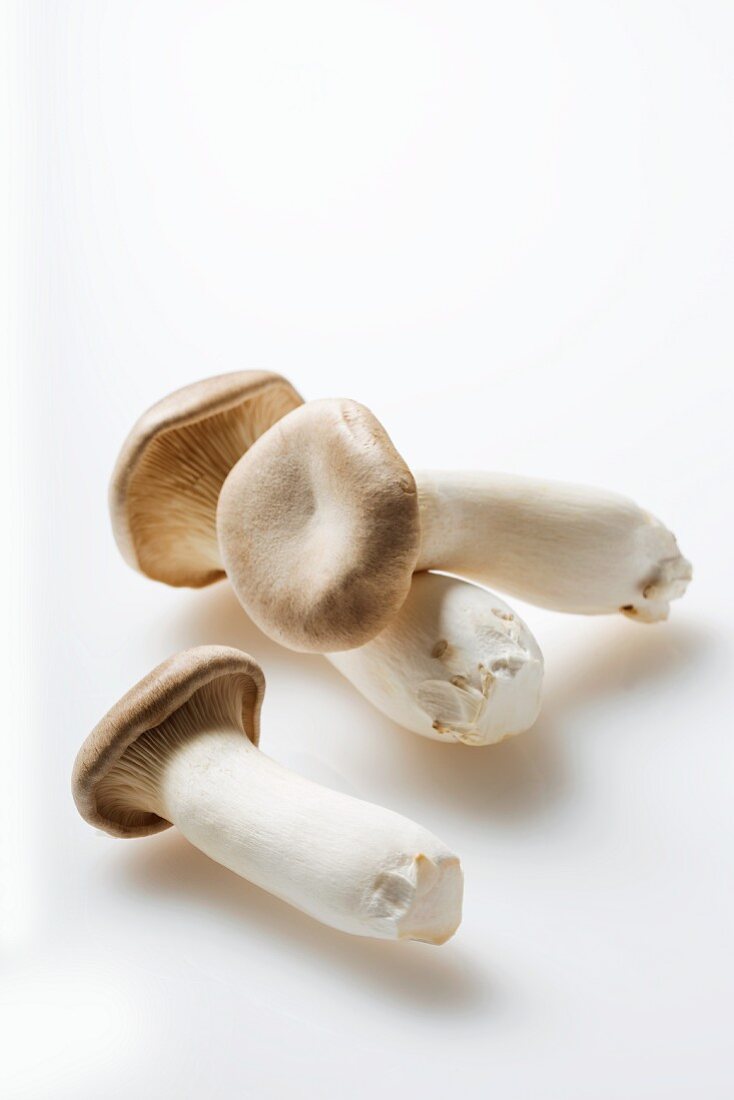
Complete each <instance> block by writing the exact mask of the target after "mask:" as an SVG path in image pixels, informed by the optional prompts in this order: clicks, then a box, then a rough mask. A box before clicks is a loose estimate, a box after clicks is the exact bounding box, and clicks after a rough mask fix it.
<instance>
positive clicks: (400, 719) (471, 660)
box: [326, 573, 543, 745]
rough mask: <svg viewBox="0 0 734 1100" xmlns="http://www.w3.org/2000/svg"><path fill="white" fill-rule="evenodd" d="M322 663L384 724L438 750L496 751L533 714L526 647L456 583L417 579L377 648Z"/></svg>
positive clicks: (491, 606)
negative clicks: (438, 745)
mask: <svg viewBox="0 0 734 1100" xmlns="http://www.w3.org/2000/svg"><path fill="white" fill-rule="evenodd" d="M326 656H327V658H328V660H329V661H330V662H331V663H332V664H333V665H334V666H335V667H336V668H337V669H339V671H340V672H341V673H342V674H343V675H344V676H346V678H347V679H348V680H349V681H350V682H351V683H352V684H354V686H355V687H356V688H357V689H358V691H360V692H361V693H362V695H364V697H365V698H366V699H368V700H369V701H370V702H371V703H372V704H373V705H374V706H375V707H377V709H378V710H380V711H382V713H383V714H386V715H387V716H388V718H390V719H391V720H392V721H393V722H396V723H397V724H398V725H400V726H403V727H404V728H405V729H409V730H412V731H413V732H414V733H419V734H422V735H423V736H424V737H432V738H435V739H436V740H439V741H444V742H452V741H458V742H461V743H463V744H465V745H491V744H495V743H496V742H498V741H502V740H503V739H504V738H505V737H508V736H511V735H512V734H516V733H521V732H523V731H524V730H527V729H529V728H530V726H532V725H533V723H534V722H535V719H536V718H537V716H538V711H539V709H540V698H541V687H542V680H543V657H542V654H541V652H540V648H539V646H538V643H537V642H536V641H535V638H534V637H533V635H532V634H531V633H530V631H529V630H528V628H527V626H526V625H525V623H524V622H523V621H522V619H520V618H519V616H518V615H517V614H515V612H513V611H512V610H511V609H510V608H509V607H508V606H507V604H506V603H504V601H503V600H501V599H500V598H499V596H496V595H495V594H494V593H492V592H489V591H488V590H487V589H485V588H480V587H478V586H477V585H474V584H469V583H468V582H467V581H461V580H458V579H457V578H455V577H447V576H441V575H438V574H432V573H417V574H416V575H415V576H414V577H413V582H412V585H411V588H410V593H409V595H408V599H407V600H406V601H405V603H404V604H403V606H402V608H401V609H400V611H398V612H397V614H396V615H395V617H394V618H393V620H392V622H391V623H390V625H389V626H387V627H386V628H385V629H384V630H383V631H382V632H381V633H380V634H378V635H377V637H376V638H373V640H372V641H371V642H368V643H367V644H366V645H363V646H360V647H358V648H357V649H350V650H345V651H343V652H341V653H329V654H326Z"/></svg>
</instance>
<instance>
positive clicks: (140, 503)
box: [109, 371, 302, 588]
mask: <svg viewBox="0 0 734 1100" xmlns="http://www.w3.org/2000/svg"><path fill="white" fill-rule="evenodd" d="M300 404H302V398H301V397H300V395H299V394H298V393H297V392H296V391H295V390H294V389H293V387H292V386H291V384H290V383H289V382H288V381H287V380H286V379H285V378H282V377H281V376H280V375H279V374H271V373H268V372H266V371H239V372H237V373H233V374H221V375H218V376H216V377H214V378H206V379H204V380H203V381H201V382H195V383H193V385H190V386H185V387H184V388H183V389H180V390H177V391H176V392H175V393H172V394H169V395H168V397H164V398H163V400H162V401H159V402H158V403H157V404H156V405H153V407H152V408H150V409H148V411H147V412H145V413H143V415H142V416H141V417H140V419H139V420H138V421H137V423H136V424H135V426H134V427H133V429H132V431H131V432H130V434H129V435H128V437H127V439H126V440H125V443H124V444H123V447H122V450H121V451H120V455H119V457H118V459H117V462H116V464H115V469H114V472H113V474H112V480H111V483H110V491H109V505H110V516H111V519H112V530H113V533H114V536H115V541H116V542H117V545H118V547H119V548H120V551H121V553H122V555H123V557H124V558H125V560H126V561H127V563H128V564H129V565H131V566H132V567H133V568H134V569H137V570H139V571H140V572H141V573H145V574H146V576H149V577H152V578H153V579H154V580H158V581H163V582H164V583H166V584H171V585H176V586H181V585H185V586H189V587H192V588H200V587H202V586H203V585H207V584H211V583H212V582H213V581H216V580H219V579H220V578H221V577H222V576H223V572H222V567H221V563H220V560H219V551H218V548H217V537H216V511H217V500H218V497H219V491H220V489H221V487H222V484H223V482H224V479H225V478H226V477H227V474H228V473H229V471H230V470H231V468H232V467H233V466H234V465H235V463H236V462H237V461H238V460H239V458H240V457H241V456H242V455H243V454H244V453H245V451H247V449H248V448H249V447H250V446H251V445H252V443H253V442H254V441H255V440H256V439H257V438H258V437H259V436H260V435H262V434H263V432H266V431H267V430H268V428H270V427H271V425H272V424H274V423H275V422H276V421H277V420H279V419H280V417H281V416H283V415H284V414H285V413H288V412H290V411H291V409H294V408H296V407H297V406H298V405H300Z"/></svg>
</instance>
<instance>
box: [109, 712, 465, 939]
mask: <svg viewBox="0 0 734 1100" xmlns="http://www.w3.org/2000/svg"><path fill="white" fill-rule="evenodd" d="M157 733H158V731H155V734H157ZM146 737H147V741H144V740H143V739H140V740H139V742H137V743H136V744H135V745H134V746H132V747H131V749H128V750H127V752H126V754H125V757H123V760H122V762H121V764H118V765H117V774H116V775H115V776H114V777H113V778H112V781H111V783H109V784H108V789H107V795H108V797H109V796H110V795H111V792H112V789H113V786H114V790H115V792H117V793H119V792H121V791H124V798H125V800H126V801H127V802H130V801H131V800H133V799H134V800H135V801H137V803H138V804H139V805H140V804H142V806H143V808H145V809H146V810H149V811H151V812H153V813H156V814H158V815H160V816H161V817H162V818H164V819H165V820H167V821H170V822H172V823H173V824H174V825H176V827H177V828H178V829H179V830H180V831H181V832H182V833H183V835H184V836H185V837H186V838H187V839H188V840H189V841H190V842H191V843H192V844H193V845H195V846H196V847H197V848H199V849H200V850H201V851H202V852H205V853H206V855H208V856H209V857H210V858H211V859H213V860H216V862H217V863H221V864H222V865H223V866H224V867H228V868H229V869H230V870H231V871H234V872H235V874H238V875H241V876H242V877H243V878H245V879H247V880H248V881H250V882H253V883H255V884H256V885H257V886H260V887H262V889H264V890H267V891H268V892H269V893H271V894H274V895H275V896H276V897H279V898H281V899H282V900H284V901H286V902H288V903H289V904H291V905H293V906H295V907H296V908H297V909H301V910H302V911H303V912H305V913H308V914H309V915H310V916H312V917H314V918H315V919H316V920H319V921H321V922H322V923H323V924H327V925H330V926H331V927H332V928H338V929H340V930H341V931H343V932H349V933H352V934H353V935H357V936H372V937H376V938H378V939H391V940H398V939H415V940H423V941H425V942H427V943H433V944H439V943H443V942H444V941H445V940H447V939H448V938H449V937H450V936H451V935H453V933H454V932H455V931H456V928H457V927H458V925H459V922H460V920H461V901H462V892H463V876H462V872H461V866H460V863H459V860H458V859H457V857H456V856H455V855H453V853H452V852H450V851H449V849H448V848H446V847H445V845H443V844H442V843H441V841H439V840H437V839H436V837H434V836H433V835H432V834H431V833H429V832H428V831H427V830H425V829H423V828H421V827H420V826H419V825H416V824H415V823H414V822H412V821H409V820H408V819H407V818H404V817H401V816H400V815H399V814H396V813H392V812H391V811H389V810H386V809H383V808H382V807H379V806H375V805H373V804H371V803H369V802H363V801H360V800H359V799H356V798H351V797H349V796H348V795H344V794H340V793H338V792H336V791H333V790H329V789H328V788H325V787H321V786H319V785H317V784H316V783H312V782H310V781H308V780H306V779H303V778H302V777H301V776H298V775H296V774H295V773H293V772H291V771H288V770H287V769H286V768H283V767H281V766H280V765H279V764H277V763H276V762H275V761H273V760H271V759H270V758H269V757H267V756H265V755H264V754H263V753H261V752H260V751H259V750H258V749H257V748H255V746H254V745H253V744H252V743H251V742H250V741H249V740H248V739H247V737H246V736H245V735H244V734H243V733H242V732H240V731H238V730H233V731H230V730H221V731H219V730H217V729H212V730H206V731H203V732H202V731H198V732H195V733H189V732H188V731H186V733H185V736H183V737H181V738H179V739H177V740H176V743H175V744H174V745H173V746H172V747H171V738H170V736H168V734H164V735H163V738H160V737H157V738H156V737H155V736H151V735H146ZM161 746H162V748H161Z"/></svg>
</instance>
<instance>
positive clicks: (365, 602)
mask: <svg viewBox="0 0 734 1100" xmlns="http://www.w3.org/2000/svg"><path fill="white" fill-rule="evenodd" d="M217 530H218V534H219V547H220V553H221V556H222V561H223V563H224V567H225V569H226V571H227V575H228V577H229V579H230V581H231V582H232V584H233V586H234V588H235V591H236V592H237V595H238V597H239V600H240V602H241V603H242V605H243V607H244V608H245V610H246V611H247V612H248V614H249V615H250V617H251V618H252V619H253V620H254V621H255V622H256V623H257V625H258V626H259V627H260V629H261V630H263V631H264V632H265V633H266V634H268V635H269V636H270V637H271V638H274V639H275V640H276V641H278V642H280V643H281V644H282V645H286V646H288V647H289V648H291V649H296V650H304V651H314V652H327V653H328V652H335V651H338V650H344V649H352V648H354V647H355V646H359V645H363V644H364V643H365V642H367V641H369V639H370V638H373V637H374V636H375V635H376V634H378V633H379V631H380V630H382V629H383V627H385V626H386V625H387V623H388V622H389V621H390V619H391V618H392V616H393V615H394V614H395V613H396V612H397V610H398V609H399V608H400V607H401V606H402V604H403V602H404V600H405V599H406V597H407V595H408V592H409V589H410V581H411V576H412V573H413V568H414V566H415V563H416V560H417V557H418V550H419V546H420V525H419V516H418V502H417V494H416V487H415V481H414V480H413V475H412V474H411V472H410V470H409V469H408V467H407V466H406V464H405V462H404V461H403V459H402V458H401V456H400V455H399V454H398V452H397V451H396V449H395V447H394V446H393V444H392V441H391V440H390V437H389V436H388V434H387V432H386V431H385V430H384V428H383V427H382V425H381V424H380V423H379V421H378V420H377V419H376V418H375V417H374V416H373V415H372V413H371V412H370V411H369V409H367V408H365V407H364V405H359V404H358V403H357V402H356V401H349V400H346V399H332V400H326V401H310V402H308V403H307V404H305V405H301V406H300V408H297V409H295V410H294V411H293V412H291V413H289V414H288V415H287V416H285V417H283V419H282V420H280V421H279V422H278V424H276V425H275V426H274V427H273V428H272V429H271V430H270V431H269V432H268V433H267V435H264V436H262V437H261V438H260V439H259V440H258V441H257V442H256V443H255V444H254V445H253V446H252V447H251V449H250V450H249V451H248V453H247V454H246V455H244V456H243V457H242V459H240V461H239V462H238V463H237V465H236V467H234V468H233V469H232V471H231V473H230V474H229V476H228V477H227V480H226V481H225V483H224V486H223V487H222V491H221V494H220V498H219V507H218V511H217Z"/></svg>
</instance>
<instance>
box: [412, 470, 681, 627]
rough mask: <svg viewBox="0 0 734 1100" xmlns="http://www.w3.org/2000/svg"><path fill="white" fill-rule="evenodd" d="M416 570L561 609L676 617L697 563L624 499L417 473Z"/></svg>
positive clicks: (583, 489) (504, 480)
mask: <svg viewBox="0 0 734 1100" xmlns="http://www.w3.org/2000/svg"><path fill="white" fill-rule="evenodd" d="M415 480H416V485H417V489H418V505H419V511H420V525H421V548H420V552H419V555H418V561H417V565H416V568H417V569H444V570H446V571H448V572H451V573H458V574H459V575H460V576H463V577H468V578H470V579H473V580H476V581H479V582H480V583H482V584H488V585H491V586H493V587H497V588H499V589H500V590H501V591H503V592H508V593H510V594H511V595H513V596H516V597H517V598H518V599H521V600H526V601H527V602H529V603H533V604H537V605H538V606H540V607H547V608H550V609H551V610H555V611H568V612H576V613H579V614H586V615H593V614H603V613H607V612H613V611H622V612H623V613H624V614H626V615H629V616H630V617H632V618H636V619H638V620H640V621H643V622H656V621H658V620H661V619H666V618H667V616H668V611H669V605H670V601H671V600H673V599H676V598H677V597H679V596H682V595H683V593H684V592H685V590H686V586H687V584H688V582H689V580H690V579H691V566H690V563H689V562H688V561H686V559H685V558H684V557H683V556H682V555H681V553H680V550H679V549H678V544H677V542H676V540H675V537H674V536H673V535H672V534H671V532H670V531H668V530H667V528H666V527H664V526H663V524H662V523H660V521H659V520H657V519H655V517H654V516H652V515H650V513H649V512H646V511H644V510H643V509H642V508H640V507H638V505H637V504H635V503H634V502H633V501H631V500H628V499H627V498H626V497H623V496H620V495H618V494H617V493H611V492H607V491H605V490H603V489H594V488H590V487H587V486H583V485H571V484H565V483H563V482H553V481H542V480H540V479H535V478H525V477H515V476H513V475H510V474H495V473H452V472H447V471H419V472H417V473H416V474H415Z"/></svg>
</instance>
